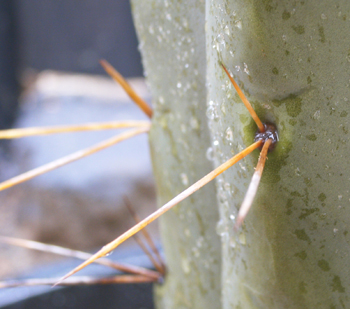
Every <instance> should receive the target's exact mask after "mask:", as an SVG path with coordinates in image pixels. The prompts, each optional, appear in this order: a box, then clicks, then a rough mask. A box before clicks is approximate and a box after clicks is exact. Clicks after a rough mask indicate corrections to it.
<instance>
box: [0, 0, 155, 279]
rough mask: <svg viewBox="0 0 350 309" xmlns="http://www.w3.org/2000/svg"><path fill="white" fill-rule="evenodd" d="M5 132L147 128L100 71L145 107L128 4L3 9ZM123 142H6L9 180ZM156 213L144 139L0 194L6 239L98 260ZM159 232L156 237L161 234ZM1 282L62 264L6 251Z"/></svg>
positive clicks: (0, 61) (0, 118)
mask: <svg viewBox="0 0 350 309" xmlns="http://www.w3.org/2000/svg"><path fill="white" fill-rule="evenodd" d="M0 42H1V43H0V128H1V129H4V128H9V127H13V126H14V127H31V126H49V125H59V124H62V125H63V124H80V123H86V122H102V121H111V120H118V119H120V120H122V119H124V120H128V119H136V120H141V119H143V120H145V119H146V117H145V116H144V115H143V113H142V112H141V111H139V110H138V108H137V107H136V106H135V105H134V104H133V103H131V101H130V99H129V98H128V97H127V96H126V95H125V94H124V92H123V91H122V90H121V88H120V87H119V86H118V85H117V84H116V83H115V82H113V81H112V80H111V79H110V78H109V77H107V75H106V74H105V73H104V71H103V70H102V68H101V67H100V65H99V63H98V61H99V59H101V58H104V59H106V60H108V61H109V62H110V63H111V64H112V65H113V66H114V67H115V68H116V69H117V70H118V71H119V72H120V73H121V74H122V75H123V76H124V77H127V78H129V81H130V83H131V84H132V86H133V87H134V88H135V90H136V91H137V92H138V93H139V95H140V96H141V97H143V98H144V99H145V100H147V101H148V102H149V101H150V95H149V93H148V91H147V88H146V86H145V83H144V79H143V78H142V65H141V60H140V55H139V52H138V50H137V44H138V43H137V38H136V34H135V30H134V27H133V24H132V17H131V13H130V4H129V2H128V0H99V1H96V0H84V1H78V0H75V1H72V0H60V1H50V0H37V1H25V0H22V1H20V0H11V1H10V0H0ZM115 134H116V132H113V131H104V132H85V133H72V134H61V135H52V136H44V137H29V138H23V139H17V140H13V141H11V142H10V143H8V142H6V141H5V142H4V141H2V142H1V144H0V146H1V148H0V151H1V161H0V164H1V169H0V178H1V180H2V181H3V180H6V179H8V178H11V177H13V176H16V175H18V174H20V173H23V172H25V171H28V170H30V169H32V168H35V167H38V166H40V165H42V164H45V163H48V162H50V161H53V160H55V159H58V158H60V157H61V156H64V155H67V154H70V153H72V152H74V151H77V150H79V149H82V148H85V147H88V146H91V145H93V144H95V143H98V142H100V141H102V140H104V139H107V138H109V137H111V136H113V135H115ZM123 196H127V197H128V198H129V200H130V202H131V203H132V205H134V207H135V208H137V212H138V214H139V215H140V216H141V217H145V216H146V215H147V214H149V213H150V212H151V211H153V210H154V209H155V194H154V186H153V179H152V173H151V165H150V157H149V150H148V143H147V136H146V135H143V136H139V137H136V138H134V139H132V140H129V141H125V142H123V143H121V144H118V145H116V146H113V147H112V148H110V149H107V150H104V151H102V152H100V153H97V154H94V155H92V156H91V157H89V158H85V159H83V160H81V161H79V162H75V163H71V164H69V165H67V166H65V167H63V168H60V169H58V170H55V171H52V172H50V173H48V174H46V175H43V176H39V177H37V178H35V179H33V180H30V181H28V182H26V183H23V184H20V185H17V186H15V187H13V188H11V189H8V190H5V191H3V192H1V193H0V199H1V203H0V234H1V235H7V236H15V237H20V238H26V239H32V240H38V241H42V242H46V243H52V244H58V245H62V246H67V247H70V248H74V249H79V250H87V251H89V250H90V251H91V250H92V251H93V250H95V249H97V248H99V247H101V246H102V245H104V244H106V243H107V242H109V241H111V240H113V239H114V238H116V237H117V236H118V235H119V234H120V233H122V232H123V231H125V230H126V229H127V228H129V227H130V226H131V225H132V224H133V221H132V219H131V218H130V215H129V213H128V212H127V210H126V208H125V205H124V202H123ZM155 230H156V227H155V226H153V228H152V231H153V234H155ZM0 250H1V251H0V252H1V254H0V276H1V277H2V278H4V277H12V276H15V275H18V274H19V273H22V272H23V271H24V270H28V269H33V267H36V266H38V265H40V266H41V265H42V264H43V263H49V262H52V261H55V259H57V257H55V256H53V255H49V254H43V253H38V252H34V251H29V250H24V249H19V248H14V247H9V246H5V245H0Z"/></svg>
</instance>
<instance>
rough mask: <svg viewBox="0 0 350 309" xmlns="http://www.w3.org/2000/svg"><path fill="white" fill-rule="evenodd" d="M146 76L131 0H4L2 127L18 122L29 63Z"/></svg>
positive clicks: (0, 24) (0, 16)
mask: <svg viewBox="0 0 350 309" xmlns="http://www.w3.org/2000/svg"><path fill="white" fill-rule="evenodd" d="M101 58H105V59H108V61H109V62H111V63H112V64H113V65H114V66H115V67H116V69H117V70H118V71H119V72H120V73H121V74H122V75H123V76H125V77H136V76H142V66H141V60H140V55H139V52H138V50H137V38H136V34H135V30H134V27H133V23H132V17H131V12H130V4H129V1H128V0H116V1H111V0H98V1H96V0H84V1H81V0H80V1H79V0H59V1H52V0H36V1H28V0H0V128H7V127H9V126H11V125H12V124H13V121H14V119H15V115H16V108H17V105H18V104H17V98H18V95H19V90H20V88H19V79H20V75H21V73H23V71H24V70H25V69H27V68H32V69H35V70H38V71H41V70H47V69H52V70H58V71H70V72H80V73H90V74H102V73H103V70H102V69H101V67H100V65H99V63H98V61H99V59H101Z"/></svg>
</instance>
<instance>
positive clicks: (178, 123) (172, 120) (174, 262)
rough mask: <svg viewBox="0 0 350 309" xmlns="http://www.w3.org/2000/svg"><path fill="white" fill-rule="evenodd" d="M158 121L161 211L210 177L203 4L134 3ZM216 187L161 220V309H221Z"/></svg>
mask: <svg viewBox="0 0 350 309" xmlns="http://www.w3.org/2000/svg"><path fill="white" fill-rule="evenodd" d="M132 4H133V14H134V19H135V24H136V28H137V31H138V36H139V40H140V47H141V51H142V56H143V64H144V68H145V72H146V75H147V82H148V85H149V88H150V90H151V92H152V96H153V102H152V103H153V107H154V116H153V119H152V123H153V125H152V131H151V133H150V144H151V152H152V158H153V168H154V174H155V179H156V184H157V196H158V205H159V206H161V205H163V204H165V203H166V202H168V201H169V200H170V199H171V198H173V197H174V196H176V195H177V194H178V193H180V192H181V191H183V190H184V189H186V188H187V187H188V186H189V185H190V184H192V183H194V182H195V181H197V180H198V179H200V178H201V177H203V176H204V175H205V174H206V173H208V172H209V171H211V169H212V162H210V161H208V160H207V158H206V152H207V149H208V148H209V147H210V144H211V142H210V136H209V130H208V125H207V117H206V88H205V78H206V67H205V65H203V64H205V62H206V59H205V34H204V14H205V6H204V2H200V1H192V0H191V1H186V3H184V2H181V1H133V2H132ZM218 220H219V218H218V208H217V207H216V193H215V184H214V183H211V184H209V185H208V186H206V187H205V189H202V190H201V191H200V192H198V193H195V194H194V195H192V196H191V197H189V198H187V199H186V200H185V201H184V202H182V203H180V204H179V205H177V206H175V207H174V208H173V209H172V210H170V211H169V212H168V213H167V214H165V215H164V216H163V217H162V218H161V219H160V230H161V234H162V240H163V247H164V251H165V255H166V263H167V271H168V273H167V276H166V278H165V283H164V285H162V286H157V287H156V302H157V307H158V308H174V309H175V308H176V309H177V308H198V309H201V308H217V306H220V301H221V300H220V299H221V297H220V294H221V286H220V273H221V250H220V247H221V245H220V238H219V237H218V235H217V234H216V233H215V226H216V223H217V221H218Z"/></svg>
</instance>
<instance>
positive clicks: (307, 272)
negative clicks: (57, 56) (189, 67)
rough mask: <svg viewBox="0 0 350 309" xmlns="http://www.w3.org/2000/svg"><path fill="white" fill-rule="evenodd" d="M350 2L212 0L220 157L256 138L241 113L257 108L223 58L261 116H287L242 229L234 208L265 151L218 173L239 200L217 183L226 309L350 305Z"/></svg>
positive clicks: (211, 57) (213, 126) (212, 94)
mask: <svg viewBox="0 0 350 309" xmlns="http://www.w3.org/2000/svg"><path fill="white" fill-rule="evenodd" d="M349 10H350V3H349V2H346V1H332V2H330V1H272V0H271V1H254V0H250V1H243V0H242V1H238V0H236V1H210V4H209V5H208V11H207V14H208V15H209V17H207V20H208V24H207V29H210V31H208V32H207V53H208V55H207V58H208V69H207V76H208V80H209V84H210V87H209V93H208V100H216V102H220V104H221V105H224V106H223V107H222V108H220V109H219V114H218V117H217V119H216V120H215V121H210V123H209V126H210V130H211V134H212V137H213V139H214V140H216V141H217V143H216V144H217V156H216V164H219V163H221V162H222V161H223V160H225V159H226V158H227V157H228V156H230V155H231V153H232V152H237V151H239V150H240V149H242V148H243V147H245V146H247V145H248V144H249V143H251V142H252V140H253V135H254V132H255V130H256V125H255V124H254V123H253V122H252V121H249V122H247V121H242V119H243V117H242V114H245V115H247V111H245V109H244V107H243V104H242V103H241V101H240V99H239V98H237V96H236V94H235V91H234V89H233V87H231V86H230V85H229V83H228V81H227V77H226V75H225V74H224V72H223V71H222V69H221V67H220V63H219V62H222V63H224V64H225V66H226V67H227V68H228V69H229V70H230V71H231V72H232V74H233V76H234V78H235V80H236V81H237V82H238V84H239V85H240V86H241V87H242V89H243V91H244V92H245V94H246V95H247V96H248V99H249V100H250V101H251V102H252V104H253V106H254V107H255V109H256V111H257V113H258V115H259V116H260V117H261V118H262V121H263V122H273V123H275V124H276V125H277V128H278V133H279V138H280V141H279V144H278V145H277V147H276V149H275V151H274V152H272V153H270V154H269V155H268V161H267V164H266V168H265V171H264V173H263V177H262V181H261V185H260V187H259V191H258V194H257V197H256V199H255V201H254V203H253V206H252V209H251V211H250V213H249V214H248V217H247V219H246V222H245V225H244V227H243V229H242V231H241V232H240V233H238V234H235V233H234V232H233V230H232V227H233V224H234V220H230V216H231V218H232V216H235V215H236V214H237V209H238V208H239V206H240V204H241V202H242V200H243V197H244V194H245V191H246V189H247V186H248V184H249V181H250V177H251V176H252V173H253V171H254V166H255V165H256V163H257V158H258V152H256V153H255V154H254V155H251V156H250V157H249V158H246V159H245V160H243V162H242V163H241V165H238V166H236V167H234V168H232V169H230V170H229V171H227V172H226V173H225V174H223V176H222V177H221V178H219V181H221V183H228V184H230V185H231V186H234V187H235V189H236V190H235V192H234V198H232V194H231V195H230V194H227V192H226V191H225V190H224V189H222V190H220V187H218V191H219V194H220V191H222V192H223V196H222V197H221V200H219V203H220V204H221V206H220V210H221V221H222V224H223V228H222V230H225V231H227V232H226V233H223V234H222V241H223V248H222V251H223V272H222V276H223V277H222V282H225V284H224V285H223V308H347V307H350V299H349V298H348V296H347V295H348V293H349V292H350V291H349V289H350V273H349V269H350V268H349V266H350V265H349V263H350V259H349V258H348V254H349V252H350V250H349V249H350V247H349V243H350V238H349V234H348V227H349V225H350V208H349V206H350V205H349V198H350V194H349V181H350V166H349V165H350V161H349V160H348V159H347V157H348V155H347V154H348V153H349V150H350V149H349V148H350V146H349V136H348V126H349V122H348V119H347V113H348V112H349V103H348V99H349V96H350V93H349V76H350V63H349V59H348V58H349V56H348V50H349V46H347V44H344V42H345V41H347V37H348V33H350V32H349V30H350V21H349V19H348V17H346V16H348V15H349ZM222 37H224V40H222ZM214 76H215V78H214ZM212 77H213V78H212ZM223 85H224V86H223ZM221 109H224V110H225V111H226V113H225V114H223V113H220V110H221ZM342 115H343V118H342ZM228 126H230V127H231V128H232V134H233V136H234V142H233V143H232V145H231V147H227V145H226V141H225V134H224V132H225V130H226V128H227V127H228ZM225 227H226V228H225ZM242 239H243V240H244V241H242Z"/></svg>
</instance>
